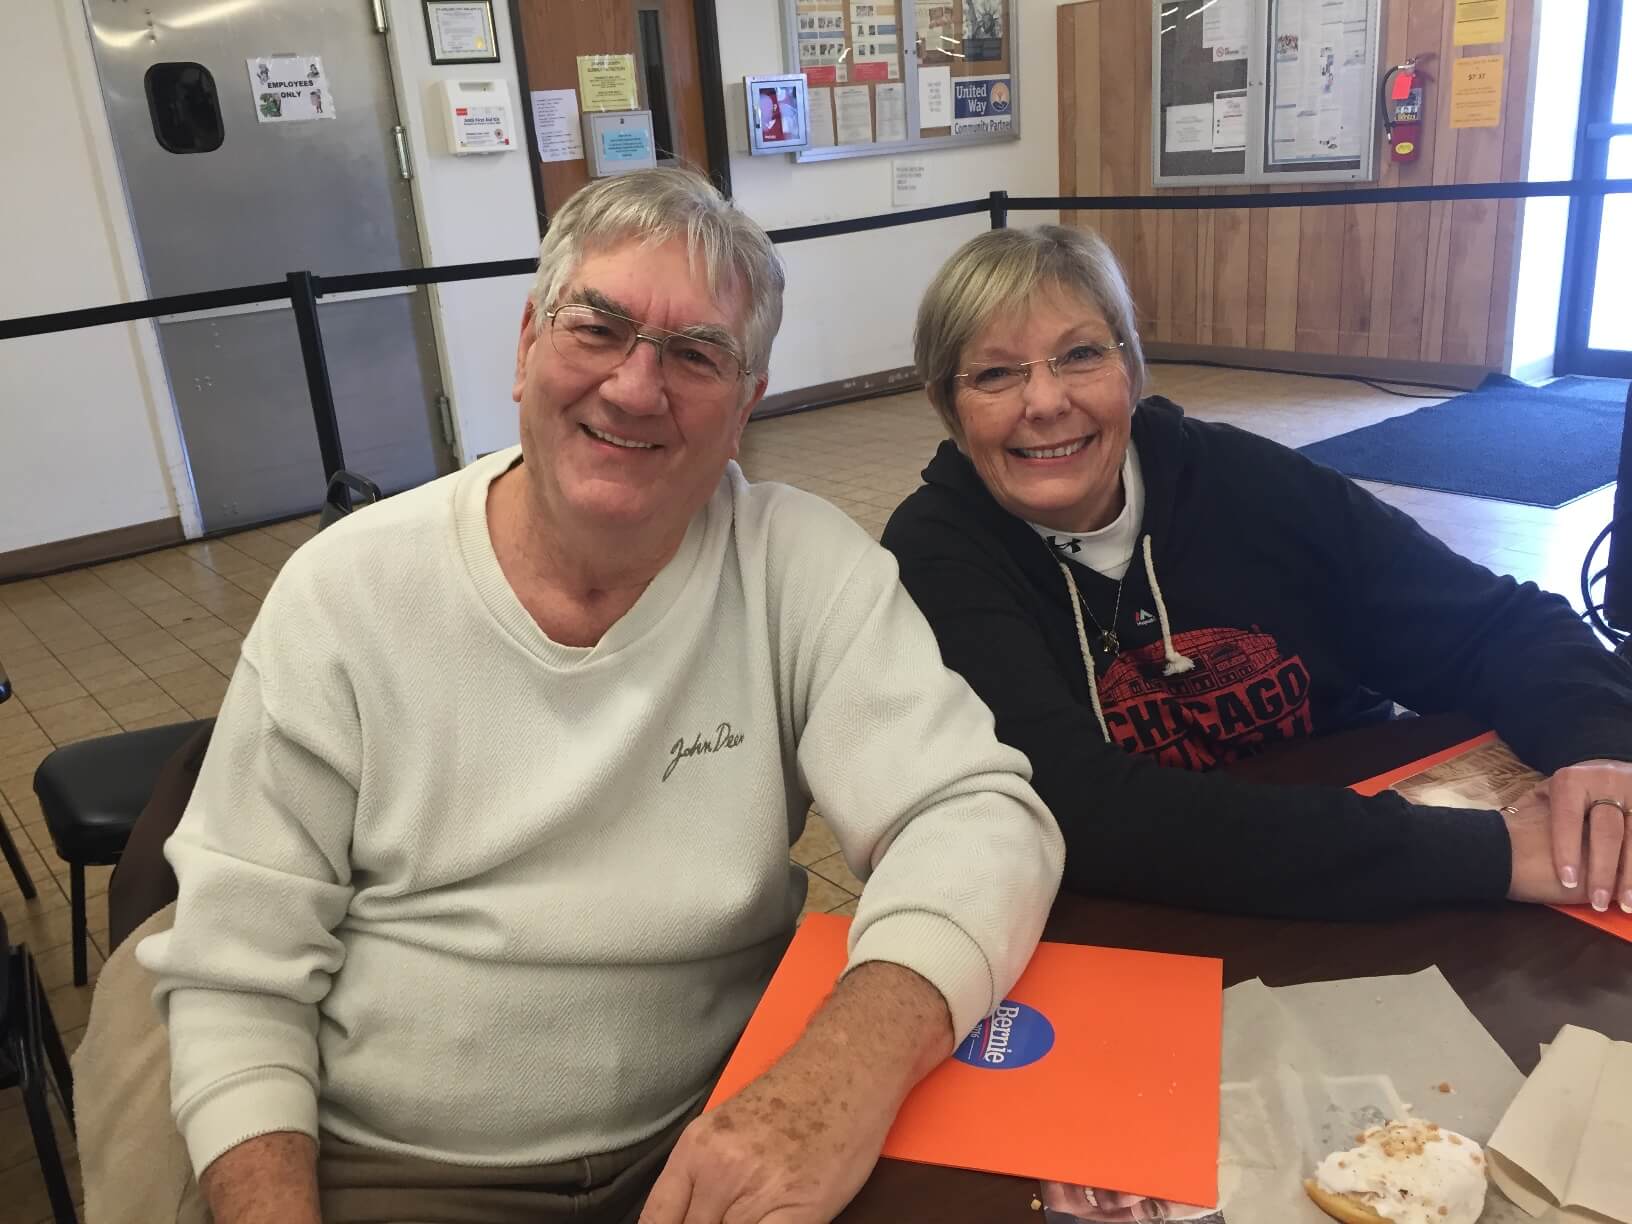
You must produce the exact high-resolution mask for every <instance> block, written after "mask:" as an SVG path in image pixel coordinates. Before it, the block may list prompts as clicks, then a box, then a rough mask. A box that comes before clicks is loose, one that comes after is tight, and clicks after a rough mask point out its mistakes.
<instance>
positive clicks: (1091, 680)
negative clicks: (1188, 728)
mask: <svg viewBox="0 0 1632 1224" xmlns="http://www.w3.org/2000/svg"><path fill="white" fill-rule="evenodd" d="M1141 547H1142V549H1143V552H1144V557H1145V577H1146V578H1147V579H1148V580H1149V582H1150V594H1151V597H1152V598H1153V599H1154V600H1155V601H1156V618H1157V620H1158V621H1159V622H1160V623H1161V626H1162V655H1163V657H1164V658H1165V659H1166V660H1167V664H1166V666H1165V667H1163V668H1162V675H1164V676H1180V675H1183V674H1184V673H1185V672H1187V671H1193V670H1194V669H1195V666H1196V661H1195V660H1194V659H1192V658H1190V656H1188V655H1184V654H1180V653H1179V651H1178V650H1177V649H1175V648H1174V646H1173V630H1172V627H1171V626H1170V625H1169V623H1168V619H1167V604H1166V602H1165V601H1164V600H1163V599H1162V588H1161V584H1160V583H1158V582H1157V581H1156V562H1155V561H1154V560H1152V558H1151V551H1150V537H1149V536H1148V535H1147V536H1145V537H1144V542H1143V544H1142V546H1141ZM1055 564H1056V565H1058V566H1059V567H1060V574H1061V576H1062V577H1064V579H1065V589H1066V591H1067V592H1068V594H1069V595H1070V598H1071V616H1072V618H1073V619H1074V620H1075V621H1076V624H1077V646H1078V648H1079V649H1080V650H1081V651H1082V667H1083V670H1084V671H1086V672H1087V673H1088V700H1089V701H1090V702H1092V703H1093V707H1094V718H1095V719H1096V720H1097V721H1098V723H1099V732H1100V734H1101V735H1103V736H1104V737H1105V742H1106V743H1107V744H1109V743H1111V742H1112V740H1111V728H1110V726H1109V725H1108V724H1107V723H1106V721H1105V708H1104V706H1102V705H1101V704H1100V700H1099V674H1098V670H1097V669H1096V668H1095V667H1094V652H1093V650H1092V649H1091V648H1090V647H1089V645H1088V630H1087V629H1086V628H1085V627H1084V626H1083V623H1082V592H1080V591H1078V590H1077V583H1076V580H1075V579H1073V578H1072V577H1071V570H1070V569H1069V568H1068V567H1067V566H1066V564H1065V562H1064V561H1061V560H1060V559H1059V558H1055ZM1111 629H1112V630H1113V631H1114V630H1115V629H1116V626H1115V625H1112V626H1111Z"/></svg>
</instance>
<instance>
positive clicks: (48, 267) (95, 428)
mask: <svg viewBox="0 0 1632 1224" xmlns="http://www.w3.org/2000/svg"><path fill="white" fill-rule="evenodd" d="M6 25H7V37H8V41H9V42H10V45H11V46H13V47H14V48H17V51H16V52H15V53H14V54H13V55H11V56H10V57H9V66H8V68H7V70H6V72H5V73H3V74H0V114H4V115H7V116H9V118H8V120H7V121H6V122H5V123H4V124H3V125H0V166H3V167H4V172H3V173H0V317H17V316H21V315H31V314H42V313H46V312H49V311H58V310H73V309H77V308H79V307H84V306H102V305H106V304H107V303H109V302H117V301H124V300H128V299H130V298H139V297H144V296H146V289H145V286H144V284H143V281H142V276H141V269H140V263H139V261H138V258H137V252H136V242H135V237H134V234H133V233H132V231H131V225H130V219H129V212H128V210H127V208H126V206H125V201H124V193H123V188H122V186H121V184H120V180H119V175H118V171H117V169H116V168H115V164H114V159H113V142H112V137H111V135H110V134H109V131H108V123H107V116H106V113H105V112H104V111H103V108H102V99H101V94H100V91H99V88H98V86H97V81H96V69H95V64H94V60H93V59H92V55H91V47H90V36H89V33H88V31H87V29H86V26H85V21H84V17H83V15H82V13H81V10H80V8H79V5H78V4H77V3H71V2H70V0H55V2H53V3H46V4H19V5H8V6H7V13H6ZM177 514H180V515H181V516H182V518H183V525H184V526H185V527H191V528H193V529H195V530H196V525H197V522H198V512H197V505H196V502H195V501H194V499H193V495H192V486H191V482H190V479H189V478H188V475H187V468H186V463H185V459H184V456H183V451H182V448H181V441H180V435H179V431H178V430H177V428H176V423H175V413H174V410H173V408H172V404H171V399H170V390H169V386H168V384H167V382H166V381H165V377H164V369H163V365H162V363H161V362H160V360H159V354H158V347H157V341H156V339H155V337H154V335H153V329H152V325H151V324H148V323H142V324H124V325H119V326H113V327H97V328H90V329H86V330H83V331H74V332H60V333H56V334H54V335H48V336H35V337H30V338H28V339H24V340H6V341H0V552H9V551H11V550H13V549H17V548H26V547H29V546H31V545H36V544H45V543H49V542H52V541H55V540H63V539H71V538H73V537H75V536H81V535H89V534H91V533H93V532H98V531H108V530H111V529H114V528H118V527H128V526H131V525H134V524H137V523H148V522H152V521H154V520H158V519H166V518H169V517H171V516H173V515H177Z"/></svg>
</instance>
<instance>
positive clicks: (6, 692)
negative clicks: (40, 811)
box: [0, 663, 39, 901]
mask: <svg viewBox="0 0 1632 1224" xmlns="http://www.w3.org/2000/svg"><path fill="white" fill-rule="evenodd" d="M10 696H11V678H10V677H9V676H7V675H6V665H5V664H4V663H0V703H4V702H5V701H6V700H7V699H8V698H10ZM0 854H4V855H5V858H6V866H8V867H10V868H11V874H12V875H13V876H14V877H15V878H16V880H17V887H18V888H19V889H21V890H22V894H23V896H24V897H26V898H27V899H28V900H30V901H32V900H34V898H35V897H37V896H39V893H37V892H36V891H35V889H34V877H33V876H31V875H29V874H28V868H27V867H25V866H24V865H23V856H22V854H21V853H19V852H18V850H17V843H16V842H14V841H12V839H11V830H10V829H8V828H6V822H5V819H4V818H3V817H0Z"/></svg>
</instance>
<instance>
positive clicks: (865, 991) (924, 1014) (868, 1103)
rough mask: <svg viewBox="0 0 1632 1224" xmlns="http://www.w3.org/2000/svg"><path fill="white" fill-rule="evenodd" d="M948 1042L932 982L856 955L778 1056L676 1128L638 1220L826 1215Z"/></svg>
mask: <svg viewBox="0 0 1632 1224" xmlns="http://www.w3.org/2000/svg"><path fill="white" fill-rule="evenodd" d="M952 1046H953V1036H952V1021H951V1017H950V1016H949V1015H948V1013H947V1008H946V1001H945V999H943V998H942V997H941V994H940V992H939V991H938V990H936V989H935V987H933V986H931V985H930V984H929V983H928V982H927V981H925V980H924V979H923V978H921V977H919V976H918V974H916V973H914V972H912V970H910V969H905V968H902V967H901V966H899V965H891V964H883V963H878V962H873V963H869V964H865V965H861V966H859V967H858V968H856V969H855V970H854V971H853V972H851V973H850V974H848V975H847V976H846V977H845V978H844V980H843V981H841V982H840V983H839V985H838V987H837V988H836V989H835V990H834V992H833V994H832V995H831V996H830V997H829V998H828V1000H827V1002H826V1003H824V1004H823V1005H822V1008H821V1010H820V1011H818V1012H817V1013H816V1015H815V1016H814V1017H813V1018H812V1019H811V1022H810V1027H809V1028H807V1029H806V1030H805V1033H804V1035H803V1036H802V1037H800V1038H799V1040H798V1042H797V1043H796V1044H795V1045H794V1047H793V1048H792V1049H791V1050H789V1051H788V1052H787V1053H786V1054H785V1055H783V1056H782V1058H781V1060H780V1061H779V1062H777V1064H776V1065H775V1066H773V1067H772V1068H771V1069H770V1070H769V1071H767V1072H766V1073H765V1074H764V1075H762V1076H761V1077H760V1078H759V1079H757V1080H755V1081H754V1082H753V1083H751V1084H749V1085H748V1087H746V1088H744V1089H743V1090H742V1091H741V1092H740V1093H738V1094H737V1095H736V1096H734V1097H732V1098H731V1099H730V1100H729V1101H727V1102H725V1104H723V1105H721V1106H720V1107H719V1108H718V1109H716V1110H714V1111H712V1112H711V1113H706V1114H704V1115H703V1116H702V1117H700V1118H698V1119H697V1120H696V1121H695V1122H693V1123H692V1124H691V1125H690V1126H688V1127H687V1128H686V1129H685V1132H684V1133H683V1134H682V1135H681V1136H680V1142H679V1143H677V1144H676V1145H675V1148H674V1152H673V1153H672V1154H671V1155H670V1156H669V1162H668V1164H667V1165H666V1166H665V1167H664V1170H663V1173H662V1175H661V1176H660V1177H659V1178H658V1179H657V1184H656V1185H654V1186H653V1187H652V1193H651V1196H650V1197H649V1198H648V1199H647V1200H646V1209H645V1210H644V1211H643V1212H641V1216H640V1224H761V1222H764V1224H827V1221H829V1220H831V1219H833V1217H834V1216H836V1215H838V1213H839V1212H840V1211H841V1210H842V1209H843V1208H844V1206H845V1204H846V1203H848V1202H849V1201H850V1200H851V1199H852V1198H854V1197H855V1194H856V1191H858V1190H860V1189H861V1186H862V1183H863V1182H865V1181H866V1180H867V1175H868V1174H869V1173H871V1172H872V1169H873V1165H874V1164H876V1163H877V1162H878V1153H879V1149H880V1148H881V1147H883V1146H884V1136H885V1134H887V1133H888V1131H889V1129H890V1124H891V1123H892V1122H893V1121H894V1120H895V1114H896V1111H897V1110H898V1109H900V1107H901V1102H902V1101H903V1100H904V1099H905V1098H906V1095H907V1093H908V1092H909V1091H910V1090H911V1088H912V1086H913V1085H914V1084H916V1083H917V1082H918V1081H919V1080H920V1079H922V1078H923V1077H924V1076H925V1075H926V1074H928V1073H929V1071H930V1070H931V1069H933V1068H934V1067H935V1066H936V1065H937V1064H938V1063H940V1062H941V1061H943V1060H944V1059H945V1058H946V1057H947V1055H948V1054H950V1053H951V1052H952Z"/></svg>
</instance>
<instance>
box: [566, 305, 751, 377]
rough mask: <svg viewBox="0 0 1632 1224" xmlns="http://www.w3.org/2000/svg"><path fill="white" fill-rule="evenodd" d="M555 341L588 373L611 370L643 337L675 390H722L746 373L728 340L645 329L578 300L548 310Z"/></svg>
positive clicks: (623, 360) (575, 363)
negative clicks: (720, 342) (654, 350)
mask: <svg viewBox="0 0 1632 1224" xmlns="http://www.w3.org/2000/svg"><path fill="white" fill-rule="evenodd" d="M544 317H545V318H546V319H548V320H549V321H550V343H551V344H553V345H554V346H555V351H556V352H558V353H560V354H561V356H563V357H565V358H566V359H567V360H568V361H570V362H571V363H572V364H573V365H574V366H576V367H578V369H580V370H582V371H583V372H584V373H586V374H601V375H606V374H610V373H612V371H613V370H615V369H617V368H618V367H619V366H620V365H622V364H623V363H624V362H625V361H627V360H628V359H629V354H631V353H633V352H634V351H635V345H637V344H639V343H640V342H641V341H642V340H644V341H645V342H646V343H647V344H650V345H651V346H652V347H653V348H655V349H656V350H657V359H658V365H659V367H660V368H661V369H662V371H663V381H664V384H665V385H666V386H667V387H668V389H669V390H670V391H671V392H673V393H676V394H691V395H703V396H706V395H710V394H720V393H722V392H724V391H725V390H726V389H727V388H729V387H732V386H734V385H735V384H736V382H737V381H738V380H739V379H740V378H742V377H743V375H744V374H745V373H747V371H745V370H744V369H743V364H742V358H741V357H739V356H737V354H736V353H735V352H734V351H733V350H731V349H730V348H727V347H726V346H725V345H723V344H718V343H716V342H714V341H712V340H703V339H699V338H698V337H696V336H688V335H685V334H684V333H681V332H669V331H661V330H653V331H642V330H641V328H643V327H645V326H646V324H643V323H641V322H640V321H638V320H636V319H631V318H628V317H626V316H624V315H620V314H616V313H614V312H613V311H610V310H602V309H600V308H599V307H597V306H583V305H579V304H577V303H573V304H571V305H567V306H557V307H556V308H555V309H554V310H547V311H545V312H544Z"/></svg>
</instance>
